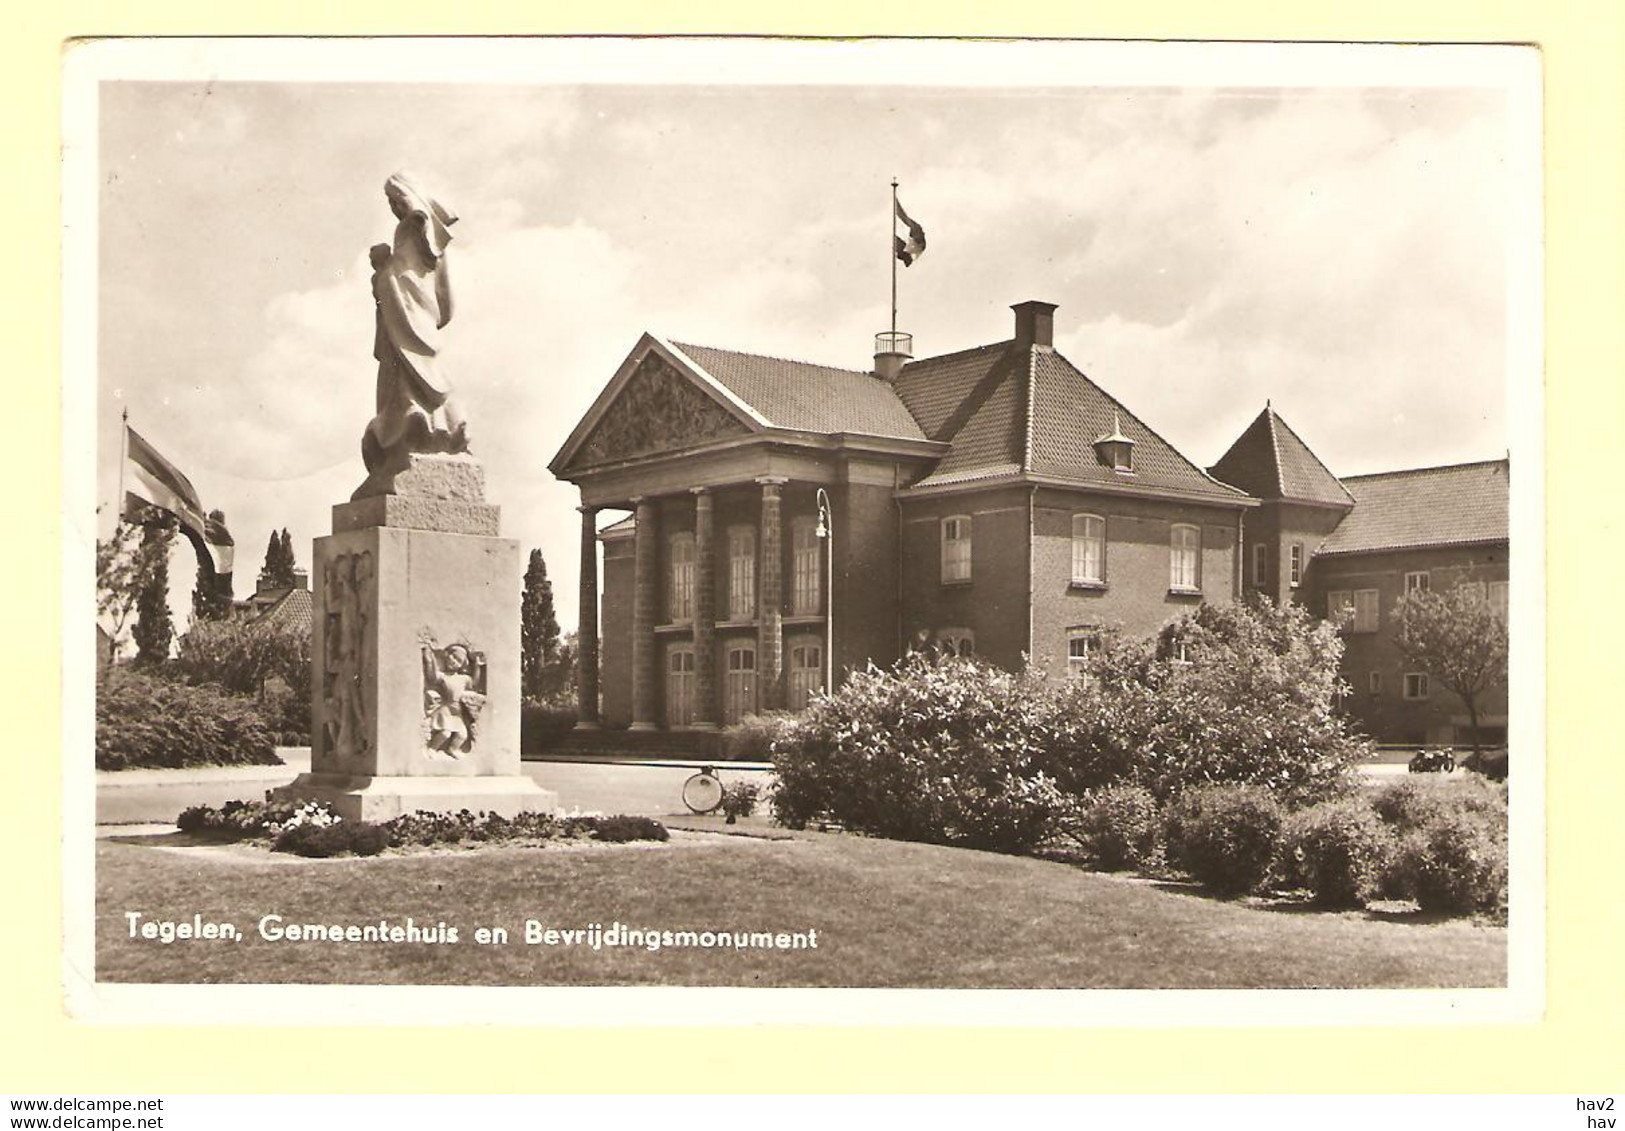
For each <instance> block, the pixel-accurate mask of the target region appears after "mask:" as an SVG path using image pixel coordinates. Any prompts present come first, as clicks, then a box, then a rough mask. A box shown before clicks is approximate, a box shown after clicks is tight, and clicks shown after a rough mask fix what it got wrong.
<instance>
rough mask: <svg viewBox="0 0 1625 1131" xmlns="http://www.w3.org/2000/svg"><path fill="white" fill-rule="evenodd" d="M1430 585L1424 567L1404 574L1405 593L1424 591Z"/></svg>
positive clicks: (1430, 586) (1429, 587)
mask: <svg viewBox="0 0 1625 1131" xmlns="http://www.w3.org/2000/svg"><path fill="white" fill-rule="evenodd" d="M1432 587H1433V586H1432V582H1431V580H1430V579H1429V578H1428V571H1427V570H1425V569H1422V570H1417V571H1415V572H1414V573H1407V574H1406V575H1405V592H1407V593H1426V592H1427V591H1428V590H1429V589H1431V588H1432Z"/></svg>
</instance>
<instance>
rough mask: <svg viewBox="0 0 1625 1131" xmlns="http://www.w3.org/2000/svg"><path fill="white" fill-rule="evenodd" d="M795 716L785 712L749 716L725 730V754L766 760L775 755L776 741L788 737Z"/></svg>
mask: <svg viewBox="0 0 1625 1131" xmlns="http://www.w3.org/2000/svg"><path fill="white" fill-rule="evenodd" d="M794 726H795V716H794V715H790V714H788V713H786V712H783V711H768V712H765V713H763V714H760V715H746V716H745V717H744V718H742V719H740V720H739V721H738V722H737V723H735V724H733V725H732V726H730V727H726V728H724V729H723V731H722V756H723V757H724V758H727V759H728V760H729V761H732V762H742V761H750V762H766V761H769V760H771V759H772V757H773V744H774V743H775V742H779V741H782V740H783V739H785V738H786V737H788V735H789V733H790V731H791V730H792V729H793V728H794Z"/></svg>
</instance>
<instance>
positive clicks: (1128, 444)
mask: <svg viewBox="0 0 1625 1131" xmlns="http://www.w3.org/2000/svg"><path fill="white" fill-rule="evenodd" d="M1095 456H1096V458H1098V459H1099V460H1100V462H1101V464H1102V465H1103V466H1105V467H1109V468H1111V469H1112V470H1113V471H1116V472H1120V473H1121V474H1124V475H1133V474H1134V441H1133V440H1130V439H1129V438H1128V437H1127V436H1125V435H1123V425H1122V423H1121V421H1120V420H1119V419H1118V416H1117V414H1116V413H1115V412H1114V413H1112V430H1111V431H1110V432H1108V433H1106V434H1105V435H1104V436H1102V437H1100V438H1099V439H1098V440H1096V441H1095Z"/></svg>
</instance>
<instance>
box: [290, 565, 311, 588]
mask: <svg viewBox="0 0 1625 1131" xmlns="http://www.w3.org/2000/svg"><path fill="white" fill-rule="evenodd" d="M293 587H294V588H295V589H309V588H310V571H308V570H303V569H295V570H294V571H293Z"/></svg>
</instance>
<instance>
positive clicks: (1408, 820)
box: [1372, 775, 1507, 913]
mask: <svg viewBox="0 0 1625 1131" xmlns="http://www.w3.org/2000/svg"><path fill="white" fill-rule="evenodd" d="M1372 808H1373V809H1374V810H1375V811H1376V812H1377V814H1378V815H1379V816H1380V817H1381V818H1382V819H1383V820H1384V821H1385V822H1387V823H1388V824H1389V825H1390V826H1392V827H1393V829H1394V831H1395V833H1396V834H1397V835H1398V837H1399V847H1398V850H1397V851H1396V852H1395V854H1394V857H1393V860H1392V863H1391V865H1390V867H1389V868H1388V870H1387V873H1386V875H1385V877H1384V881H1383V884H1384V890H1385V891H1386V893H1387V894H1390V895H1393V896H1397V897H1402V898H1409V899H1414V900H1416V902H1417V904H1418V905H1419V906H1420V907H1421V908H1422V909H1423V910H1424V911H1440V912H1449V913H1464V912H1473V911H1479V912H1489V913H1497V912H1504V910H1505V905H1506V876H1507V795H1506V786H1504V785H1498V784H1496V783H1494V782H1491V781H1487V780H1486V779H1484V778H1482V777H1479V776H1477V775H1469V776H1466V777H1461V778H1449V779H1445V780H1439V779H1436V778H1407V779H1405V780H1402V781H1396V782H1392V783H1390V784H1389V785H1386V786H1384V787H1383V788H1382V789H1380V790H1378V791H1377V794H1376V796H1375V797H1374V798H1373V799H1372Z"/></svg>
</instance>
